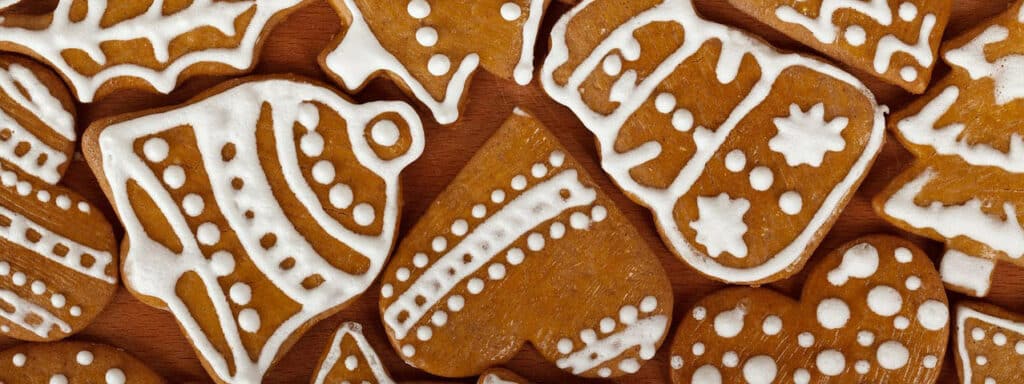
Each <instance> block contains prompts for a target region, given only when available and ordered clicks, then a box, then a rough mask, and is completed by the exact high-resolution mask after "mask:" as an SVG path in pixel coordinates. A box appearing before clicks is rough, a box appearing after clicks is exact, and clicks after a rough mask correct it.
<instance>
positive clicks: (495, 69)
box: [320, 0, 550, 124]
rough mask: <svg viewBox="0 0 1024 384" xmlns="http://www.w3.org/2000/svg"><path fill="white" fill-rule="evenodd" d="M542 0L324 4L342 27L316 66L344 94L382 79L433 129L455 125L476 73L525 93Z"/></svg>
mask: <svg viewBox="0 0 1024 384" xmlns="http://www.w3.org/2000/svg"><path fill="white" fill-rule="evenodd" d="M549 2H550V0H475V1H451V0H396V1H377V0H330V3H331V4H332V5H333V6H334V8H335V9H337V10H338V13H339V14H341V17H342V19H343V20H344V21H345V24H347V27H346V28H347V29H346V30H345V31H344V32H342V35H341V36H339V37H338V39H337V40H336V41H335V43H334V44H333V45H332V47H331V48H329V49H328V50H327V51H325V52H324V53H323V54H322V55H321V57H320V65H321V66H322V67H323V69H324V71H326V72H327V73H328V74H329V75H330V76H331V77H332V78H334V80H335V81H337V83H338V84H341V85H342V86H344V87H345V88H346V89H348V90H349V91H358V90H359V89H362V88H363V86H365V85H366V83H367V82H369V81H370V80H371V79H373V78H374V77H377V76H378V75H381V74H384V75H386V76H387V77H388V78H390V79H392V80H393V81H395V82H396V83H398V85H399V86H400V87H402V88H403V89H404V90H405V92H406V93H408V94H409V95H410V96H412V97H415V98H416V99H418V100H419V101H420V102H421V103H423V104H424V105H425V106H426V107H427V108H428V109H430V111H431V112H432V113H433V115H434V119H435V120H437V122H438V123H441V124H451V123H454V122H455V121H456V120H458V118H459V116H460V114H461V106H462V104H463V103H464V101H465V97H466V94H467V92H466V91H467V88H468V87H469V83H470V81H471V79H472V77H473V74H474V73H475V72H476V71H477V69H478V68H481V67H482V68H483V69H484V70H486V71H487V72H490V73H492V74H494V75H495V76H498V77H501V78H504V79H509V80H515V82H516V83H518V84H519V85H527V84H529V83H530V81H531V80H532V79H533V51H534V44H535V43H536V41H537V33H538V30H539V29H540V23H541V20H542V18H543V16H544V10H545V9H546V8H547V6H548V3H549Z"/></svg>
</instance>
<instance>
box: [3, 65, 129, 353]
mask: <svg viewBox="0 0 1024 384" xmlns="http://www.w3.org/2000/svg"><path fill="white" fill-rule="evenodd" d="M76 140H77V134H76V132H75V110H74V105H73V103H72V101H71V95H70V94H69V93H68V91H67V89H66V88H65V87H64V85H63V84H62V83H61V81H60V78H58V77H57V76H56V75H55V74H53V73H52V72H50V71H49V70H47V69H46V68H45V67H43V66H42V65H40V64H38V63H35V62H33V61H30V60H27V59H23V58H20V57H16V56H13V55H0V335H5V336H10V337H14V338H16V339H21V340H28V341H53V340H58V339H62V338H65V337H67V336H69V335H71V334H73V333H76V332H78V331H80V330H81V329H83V328H85V327H86V326H87V325H89V323H90V322H92V320H93V319H94V318H95V317H96V315H98V314H99V313H100V311H101V310H103V308H104V307H105V306H106V305H107V303H108V302H110V299H111V298H112V297H113V296H114V293H115V292H116V291H117V281H118V271H117V265H118V264H117V256H116V250H117V243H116V240H115V239H114V234H113V232H112V230H111V227H110V224H109V223H108V222H107V220H106V218H105V217H104V216H103V213H102V212H100V211H99V210H98V209H95V208H94V207H93V206H92V205H91V204H90V203H89V202H88V201H86V200H85V199H84V198H83V197H82V196H79V195H78V194H77V193H75V192H74V191H71V190H70V189H67V188H65V187H62V186H60V185H58V182H59V181H60V180H61V178H62V177H63V175H64V171H65V170H66V169H67V168H68V165H69V164H70V163H71V159H72V155H73V153H74V150H75V141H76Z"/></svg>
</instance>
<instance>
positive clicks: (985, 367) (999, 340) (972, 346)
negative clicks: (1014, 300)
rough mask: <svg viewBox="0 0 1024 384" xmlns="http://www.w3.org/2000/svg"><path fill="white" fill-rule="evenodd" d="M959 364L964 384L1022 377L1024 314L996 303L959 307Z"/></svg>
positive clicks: (1015, 379) (957, 339) (969, 304)
mask: <svg viewBox="0 0 1024 384" xmlns="http://www.w3.org/2000/svg"><path fill="white" fill-rule="evenodd" d="M954 338H955V339H956V354H955V356H956V363H957V364H956V366H957V371H958V372H959V374H960V382H961V383H964V384H974V383H977V384H998V383H1016V382H1019V381H1020V366H1021V363H1022V362H1024V316H1021V315H1018V314H1015V313H1010V312H1008V311H1006V310H1003V309H1001V308H998V307H996V306H993V305H989V304H983V303H963V304H960V305H958V306H957V308H956V332H955V336H954Z"/></svg>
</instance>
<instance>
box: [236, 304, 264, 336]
mask: <svg viewBox="0 0 1024 384" xmlns="http://www.w3.org/2000/svg"><path fill="white" fill-rule="evenodd" d="M238 326H239V327H240V328H242V330H243V331H246V332H249V333H256V331H259V330H260V313H259V312H256V310H255V309H252V308H246V309H243V310H242V311H241V312H239V313H238Z"/></svg>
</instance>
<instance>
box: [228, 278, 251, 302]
mask: <svg viewBox="0 0 1024 384" xmlns="http://www.w3.org/2000/svg"><path fill="white" fill-rule="evenodd" d="M228 296H231V301H234V302H235V304H238V305H246V304H249V302H250V301H252V287H250V286H249V284H246V283H242V282H238V283H235V284H233V285H232V286H231V289H230V290H228Z"/></svg>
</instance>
